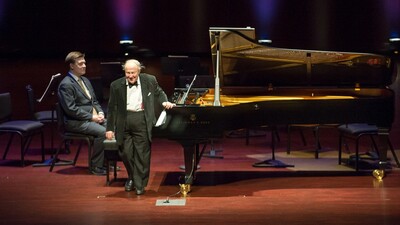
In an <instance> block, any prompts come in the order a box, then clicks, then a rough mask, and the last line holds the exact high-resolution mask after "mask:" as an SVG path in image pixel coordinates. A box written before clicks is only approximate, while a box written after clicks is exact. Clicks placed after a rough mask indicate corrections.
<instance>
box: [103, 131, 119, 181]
mask: <svg viewBox="0 0 400 225" xmlns="http://www.w3.org/2000/svg"><path fill="white" fill-rule="evenodd" d="M103 145H104V160H105V163H106V169H107V175H106V185H107V186H110V184H111V181H110V168H111V167H112V166H113V168H114V169H113V173H114V181H115V180H116V179H117V161H120V160H121V159H120V157H119V153H118V145H117V141H116V140H115V139H113V140H104V141H103Z"/></svg>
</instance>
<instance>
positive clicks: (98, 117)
mask: <svg viewBox="0 0 400 225" xmlns="http://www.w3.org/2000/svg"><path fill="white" fill-rule="evenodd" d="M92 121H93V122H95V123H103V122H104V114H99V115H93V116H92Z"/></svg>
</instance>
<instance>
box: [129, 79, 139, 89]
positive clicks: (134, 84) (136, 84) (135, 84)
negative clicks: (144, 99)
mask: <svg viewBox="0 0 400 225" xmlns="http://www.w3.org/2000/svg"><path fill="white" fill-rule="evenodd" d="M128 85H129V88H131V87H132V86H136V87H137V86H138V83H137V81H136V82H135V83H133V84H131V83H129V82H128Z"/></svg>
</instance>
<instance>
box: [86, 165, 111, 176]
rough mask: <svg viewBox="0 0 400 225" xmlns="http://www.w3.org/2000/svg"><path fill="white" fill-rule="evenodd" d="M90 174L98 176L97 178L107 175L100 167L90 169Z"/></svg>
mask: <svg viewBox="0 0 400 225" xmlns="http://www.w3.org/2000/svg"><path fill="white" fill-rule="evenodd" d="M90 172H91V173H92V174H94V175H98V176H104V175H107V170H105V169H104V168H102V167H93V168H92V169H90Z"/></svg>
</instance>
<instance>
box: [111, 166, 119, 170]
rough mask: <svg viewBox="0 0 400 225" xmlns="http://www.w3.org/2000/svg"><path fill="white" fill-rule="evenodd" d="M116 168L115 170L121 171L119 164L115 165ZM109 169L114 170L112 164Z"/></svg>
mask: <svg viewBox="0 0 400 225" xmlns="http://www.w3.org/2000/svg"><path fill="white" fill-rule="evenodd" d="M116 169H117V171H121V167H120V166H117V167H116ZM110 171H114V166H110Z"/></svg>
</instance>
